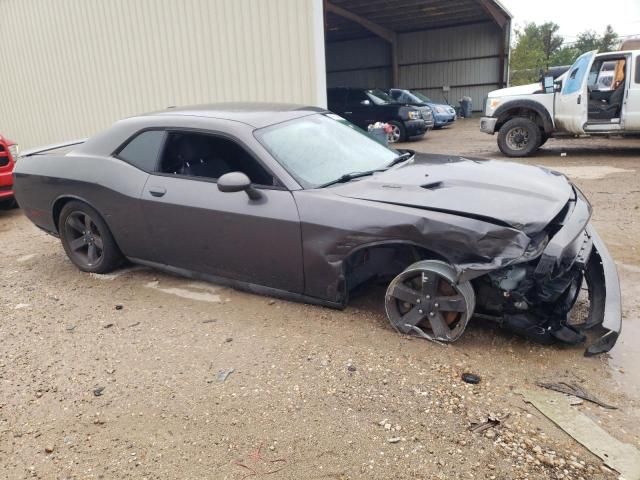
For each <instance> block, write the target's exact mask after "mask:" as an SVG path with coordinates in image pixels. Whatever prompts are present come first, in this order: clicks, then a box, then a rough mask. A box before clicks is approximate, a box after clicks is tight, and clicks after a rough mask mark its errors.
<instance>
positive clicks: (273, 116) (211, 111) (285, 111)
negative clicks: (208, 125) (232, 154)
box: [137, 102, 327, 128]
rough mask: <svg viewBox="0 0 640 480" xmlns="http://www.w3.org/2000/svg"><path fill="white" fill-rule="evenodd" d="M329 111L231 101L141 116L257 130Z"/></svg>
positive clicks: (286, 105)
mask: <svg viewBox="0 0 640 480" xmlns="http://www.w3.org/2000/svg"><path fill="white" fill-rule="evenodd" d="M326 111H327V110H325V109H323V108H319V107H313V106H308V105H296V104H288V103H260V102H244V103H243V102H230V103H212V104H206V105H191V106H186V107H169V108H167V109H165V110H160V111H156V112H150V113H147V114H144V115H140V116H139V117H137V118H140V117H148V116H155V117H157V116H176V115H177V116H189V117H204V118H215V119H218V120H229V121H234V122H241V123H245V124H247V125H250V126H252V127H255V128H262V127H266V126H269V125H274V124H276V123H280V122H285V121H287V120H292V119H294V118H299V117H305V116H307V115H312V114H314V113H323V112H326Z"/></svg>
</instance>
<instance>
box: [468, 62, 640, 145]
mask: <svg viewBox="0 0 640 480" xmlns="http://www.w3.org/2000/svg"><path fill="white" fill-rule="evenodd" d="M480 130H481V131H483V132H485V133H489V134H492V135H493V134H494V133H496V132H497V133H498V146H499V148H500V150H501V151H502V153H504V154H505V155H507V156H509V157H525V156H528V155H531V154H533V153H535V152H536V151H537V149H538V148H540V146H542V145H543V144H544V143H545V142H546V141H547V139H549V138H550V137H559V136H574V135H610V134H616V135H629V136H631V135H635V136H640V50H630V51H620V52H609V53H600V54H598V53H597V51H593V52H588V53H585V54H584V55H582V56H580V57H578V59H577V60H576V62H575V63H574V64H573V65H572V66H571V68H570V69H569V70H568V71H567V72H566V73H565V74H563V75H562V76H561V77H559V78H558V79H556V80H554V79H553V77H545V78H544V80H543V82H542V83H538V84H532V85H523V86H519V87H511V88H503V89H501V90H495V91H493V92H491V93H489V96H488V98H487V101H486V105H485V112H484V116H483V117H482V119H481V121H480Z"/></svg>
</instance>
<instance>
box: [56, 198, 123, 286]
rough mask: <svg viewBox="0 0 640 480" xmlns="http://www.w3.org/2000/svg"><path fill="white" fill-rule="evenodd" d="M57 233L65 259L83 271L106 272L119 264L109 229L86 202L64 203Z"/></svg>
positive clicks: (115, 245)
mask: <svg viewBox="0 0 640 480" xmlns="http://www.w3.org/2000/svg"><path fill="white" fill-rule="evenodd" d="M58 231H59V232H60V240H61V241H62V246H63V247H64V250H65V252H66V253H67V256H68V257H69V259H70V260H71V261H72V262H73V264H74V265H75V266H76V267H78V268H79V269H80V270H82V271H83V272H90V273H109V272H110V271H112V270H114V269H115V268H116V267H118V266H119V265H120V264H121V263H122V253H120V249H119V248H118V245H117V244H116V242H115V240H114V239H113V235H112V234H111V231H110V230H109V227H108V226H107V224H106V223H105V221H104V220H103V219H102V217H101V216H100V214H99V213H98V212H97V211H96V210H95V209H94V208H92V207H90V206H89V205H87V204H86V203H83V202H79V201H72V202H69V203H67V204H66V205H65V206H64V207H63V208H62V211H61V212H60V220H59V222H58Z"/></svg>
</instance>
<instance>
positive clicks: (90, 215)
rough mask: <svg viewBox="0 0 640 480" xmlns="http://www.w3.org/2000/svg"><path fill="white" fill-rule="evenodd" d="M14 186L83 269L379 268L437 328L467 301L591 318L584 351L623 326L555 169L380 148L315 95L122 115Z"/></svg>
mask: <svg viewBox="0 0 640 480" xmlns="http://www.w3.org/2000/svg"><path fill="white" fill-rule="evenodd" d="M15 191H16V197H17V200H18V202H19V203H20V205H21V206H22V208H23V209H24V212H25V214H26V215H27V216H28V217H29V218H30V219H31V221H33V223H35V224H36V225H37V226H38V227H40V228H42V229H43V230H45V231H47V232H49V233H51V234H53V235H57V236H59V237H60V239H61V241H62V245H63V247H64V249H65V251H66V253H67V255H68V256H69V258H70V259H71V261H72V262H73V263H74V264H75V265H76V266H77V267H78V268H80V269H81V270H83V271H85V272H95V273H106V272H109V271H110V270H112V269H114V268H116V267H118V266H119V265H120V264H121V262H122V261H123V260H124V259H128V260H129V261H131V262H134V263H139V264H143V265H148V266H152V267H156V268H159V269H163V270H166V271H169V272H173V273H176V274H179V275H184V276H188V277H195V278H201V279H205V280H210V281H213V282H217V283H222V284H226V285H230V286H233V287H237V288H242V289H246V290H250V291H253V292H257V293H261V294H266V295H273V296H278V297H283V298H288V299H292V300H299V301H304V302H309V303H315V304H321V305H326V306H329V307H334V308H344V307H345V306H346V304H347V301H348V299H349V295H350V293H351V292H353V291H354V289H356V288H357V287H359V286H362V285H364V284H365V283H366V282H371V281H377V282H382V281H384V282H387V284H388V289H387V292H386V296H385V309H386V313H387V316H388V318H389V320H390V322H391V324H392V325H393V327H394V328H395V329H397V330H398V331H400V332H403V333H407V334H414V335H417V336H419V337H422V338H426V339H429V340H433V341H441V342H452V341H455V340H456V339H458V338H459V337H460V336H461V335H462V334H463V332H464V330H465V328H466V327H467V324H468V323H469V321H470V320H471V318H472V317H477V318H481V319H489V320H493V321H495V322H497V323H498V324H500V325H501V326H502V327H505V328H508V329H510V330H512V331H515V332H517V333H519V334H521V335H524V336H526V337H528V338H530V339H534V340H537V341H540V342H544V343H551V342H554V341H560V342H565V343H569V344H578V343H581V342H584V341H585V340H586V338H587V335H586V334H587V333H588V332H587V331H588V330H591V331H592V332H595V334H596V335H594V336H592V338H593V341H592V342H591V344H590V346H589V347H588V348H587V350H586V354H587V355H594V354H598V353H602V352H606V351H609V350H610V349H611V348H612V347H613V346H614V344H615V342H616V340H617V338H618V335H619V333H620V329H621V305H620V302H621V300H620V286H619V282H618V276H617V271H616V267H615V264H614V262H613V260H612V258H611V257H610V255H609V253H608V252H607V249H606V247H605V245H604V243H603V242H602V240H601V239H600V237H599V236H598V234H597V233H596V231H595V230H594V228H593V226H591V224H590V223H589V220H590V217H591V206H590V204H589V203H588V201H587V200H586V199H585V198H584V196H583V194H582V193H581V192H580V190H578V188H576V187H575V186H574V185H572V184H571V183H570V182H569V181H568V180H567V178H566V177H564V176H563V175H561V174H559V173H557V172H553V171H550V170H547V169H544V168H541V167H533V166H525V165H520V164H516V163H508V162H500V161H495V160H472V159H465V158H460V157H457V156H453V155H451V156H449V155H427V154H417V153H414V152H411V151H397V150H393V149H390V148H387V147H385V146H383V145H381V144H380V143H377V142H376V141H374V140H372V139H371V138H370V137H369V136H367V135H366V134H365V133H364V132H362V131H361V130H359V129H358V128H357V127H354V126H353V125H351V124H350V123H348V122H347V121H345V120H344V119H342V118H340V117H338V116H336V115H334V114H332V113H331V112H328V111H325V110H321V109H317V108H313V107H300V106H291V105H271V104H220V105H207V106H197V107H188V108H171V109H167V110H165V111H162V112H155V113H151V114H147V115H141V116H137V117H133V118H128V119H125V120H122V121H119V122H117V123H116V124H115V125H113V126H112V127H111V128H110V129H108V130H107V131H105V132H104V133H101V134H99V135H96V136H95V137H92V138H90V139H88V140H86V141H79V142H73V143H67V144H61V145H57V146H51V147H47V148H42V149H39V150H33V151H31V152H25V154H23V156H22V157H21V158H20V160H19V161H18V163H17V166H16V169H15ZM581 296H583V297H585V301H584V302H581V304H582V303H584V304H586V305H587V306H586V307H584V308H581V309H577V308H574V306H576V300H577V299H578V298H579V297H581ZM576 310H581V311H580V312H577V313H576Z"/></svg>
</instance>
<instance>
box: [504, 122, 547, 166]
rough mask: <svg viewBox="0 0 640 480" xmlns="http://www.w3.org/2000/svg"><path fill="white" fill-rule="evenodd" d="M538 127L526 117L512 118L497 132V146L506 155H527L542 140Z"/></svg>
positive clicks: (533, 150) (536, 147)
mask: <svg viewBox="0 0 640 480" xmlns="http://www.w3.org/2000/svg"><path fill="white" fill-rule="evenodd" d="M541 135H542V134H541V133H540V129H539V128H538V125H536V124H535V122H533V121H531V120H529V119H528V118H522V117H518V118H512V119H511V120H509V121H508V122H507V123H505V124H504V125H503V126H502V127H501V128H500V132H498V147H499V148H500V151H501V152H502V153H504V154H505V155H506V156H507V157H527V156H529V155H531V154H532V153H533V152H535V151H536V150H537V149H538V147H539V146H540V144H541V142H542V138H541Z"/></svg>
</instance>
